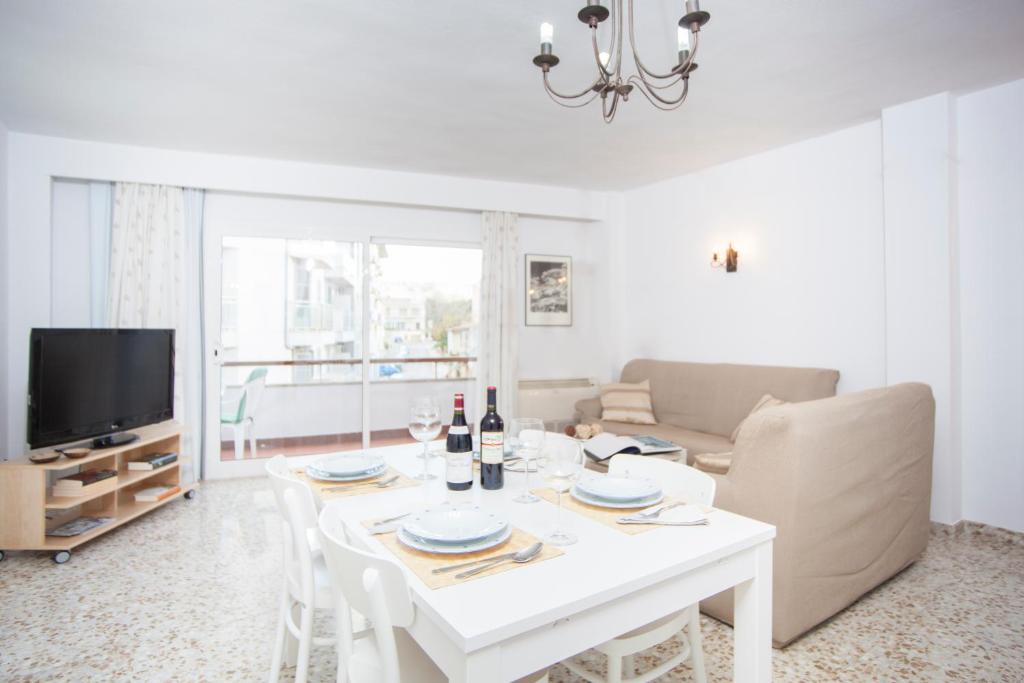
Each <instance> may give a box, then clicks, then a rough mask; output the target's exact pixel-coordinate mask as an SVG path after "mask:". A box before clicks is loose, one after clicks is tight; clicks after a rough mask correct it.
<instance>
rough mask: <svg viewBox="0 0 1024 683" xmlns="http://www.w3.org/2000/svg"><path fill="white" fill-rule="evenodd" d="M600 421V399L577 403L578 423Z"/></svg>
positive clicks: (587, 399)
mask: <svg viewBox="0 0 1024 683" xmlns="http://www.w3.org/2000/svg"><path fill="white" fill-rule="evenodd" d="M600 419H601V399H600V398H597V397H595V398H584V399H581V400H579V401H576V422H597V421H598V420H600Z"/></svg>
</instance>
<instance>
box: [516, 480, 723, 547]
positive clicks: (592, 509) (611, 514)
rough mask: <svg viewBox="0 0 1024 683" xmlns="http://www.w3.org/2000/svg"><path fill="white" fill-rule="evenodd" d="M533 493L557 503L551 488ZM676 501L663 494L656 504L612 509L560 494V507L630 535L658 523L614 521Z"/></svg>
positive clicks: (556, 496) (651, 527)
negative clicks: (622, 522) (620, 522)
mask: <svg viewBox="0 0 1024 683" xmlns="http://www.w3.org/2000/svg"><path fill="white" fill-rule="evenodd" d="M533 494H534V495H535V496H537V497H539V498H543V499H544V500H546V501H548V502H549V503H551V504H553V505H557V504H558V494H557V493H555V492H554V491H553V490H552V489H548V488H543V489H533ZM678 501H679V498H673V497H672V496H665V498H664V499H663V500H662V501H661V502H660V503H658V504H657V505H644V506H641V507H638V508H614V509H613V508H602V507H597V506H596V505H587V504H586V503H581V502H580V501H578V500H576V499H575V498H573V497H572V494H570V493H563V494H562V507H563V508H565V509H566V510H571V511H572V512H575V513H578V514H581V515H583V516H584V517H588V518H590V519H592V520H594V521H597V522H600V523H601V524H604V525H605V526H610V527H612V528H613V529H616V530H618V531H621V532H622V533H624V534H629V535H630V536H634V535H636V534H642V533H644V532H645V531H650V530H651V529H658V528H660V525H658V524H619V523H618V522H617V521H616V520H617V519H618V518H619V517H625V516H627V515H632V514H634V513H636V512H639V511H640V510H644V509H647V508H653V507H657V506H658V505H669V504H671V503H675V502H678ZM702 511H703V512H704V514H708V513H710V512H711V511H712V508H710V507H706V506H702Z"/></svg>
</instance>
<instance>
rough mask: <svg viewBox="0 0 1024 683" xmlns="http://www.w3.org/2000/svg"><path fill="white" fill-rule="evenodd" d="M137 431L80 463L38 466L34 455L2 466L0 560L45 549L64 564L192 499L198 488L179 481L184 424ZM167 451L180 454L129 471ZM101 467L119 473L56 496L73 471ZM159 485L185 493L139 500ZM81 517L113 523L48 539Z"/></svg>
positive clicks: (78, 460) (182, 457) (0, 470)
mask: <svg viewBox="0 0 1024 683" xmlns="http://www.w3.org/2000/svg"><path fill="white" fill-rule="evenodd" d="M133 431H135V433H136V434H138V436H139V438H138V440H135V441H132V442H130V443H126V444H123V445H120V446H115V447H113V448H105V449H102V450H97V451H95V452H93V453H91V454H90V455H88V456H86V457H84V458H80V459H77V460H71V459H68V458H67V457H62V458H61V459H60V460H57V461H56V462H52V463H45V464H36V463H33V462H32V461H31V460H29V459H28V456H29V455H31V453H30V454H27V455H24V456H20V457H18V458H13V459H11V460H8V461H5V462H0V559H2V558H3V554H2V553H3V552H4V551H7V550H43V551H49V552H52V553H53V554H54V555H53V557H54V561H56V562H58V563H63V562H66V561H67V560H68V559H69V558H70V551H71V549H72V548H75V547H77V546H79V545H81V544H83V543H86V542H88V541H91V540H92V539H94V538H96V537H97V536H101V535H103V534H105V533H106V532H108V531H111V530H113V529H116V528H117V527H119V526H121V525H122V524H125V523H126V522H129V521H131V520H133V519H135V518H136V517H139V516H140V515H144V514H146V513H147V512H150V511H151V510H155V509H156V508H158V507H162V506H163V505H166V504H167V503H169V502H171V501H172V500H176V499H178V498H181V497H183V496H184V497H186V498H191V497H192V495H194V494H193V491H194V489H195V485H194V484H185V483H182V481H181V463H182V462H183V461H185V456H184V455H183V454H182V452H181V425H179V424H178V423H176V422H173V421H169V422H161V423H160V424H156V425H151V426H149V427H143V428H141V429H136V430H133ZM41 450H42V451H46V450H49V449H41ZM165 451H174V452H176V453H177V454H178V460H177V461H176V462H173V463H171V464H169V465H164V466H163V467H160V468H158V469H155V470H129V469H128V463H129V462H131V461H133V460H138V459H139V458H141V457H143V456H145V455H150V454H153V453H160V452H165ZM35 452H40V451H33V453H35ZM97 469H113V470H117V476H116V477H111V478H110V479H107V480H104V481H101V482H98V483H96V484H93V485H92V486H90V487H88V488H87V490H86V491H85V492H83V494H82V495H81V496H54V495H53V491H52V486H53V482H54V481H55V480H56V479H58V478H60V477H62V476H67V475H68V474H73V473H74V472H75V471H87V470H97ZM160 484H163V485H172V486H173V485H176V486H180V487H181V491H179V492H178V493H176V494H174V495H173V496H170V497H168V498H165V499H163V500H160V501H157V502H155V503H138V502H136V501H135V492H136V491H137V490H139V489H143V488H146V487H148V486H155V485H160ZM82 516H90V517H112V518H113V520H112V521H110V522H107V523H106V524H104V525H102V526H99V527H96V528H94V529H90V530H89V531H86V532H84V533H81V534H79V535H77V536H67V537H58V536H47V535H46V532H47V531H48V530H49V529H53V528H56V527H58V526H60V525H61V524H64V523H66V522H69V521H71V520H73V519H75V518H77V517H82Z"/></svg>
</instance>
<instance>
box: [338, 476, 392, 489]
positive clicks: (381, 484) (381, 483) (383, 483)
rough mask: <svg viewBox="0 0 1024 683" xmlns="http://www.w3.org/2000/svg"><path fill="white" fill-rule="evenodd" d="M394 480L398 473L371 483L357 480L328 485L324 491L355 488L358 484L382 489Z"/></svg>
mask: <svg viewBox="0 0 1024 683" xmlns="http://www.w3.org/2000/svg"><path fill="white" fill-rule="evenodd" d="M396 481H398V475H397V474H393V475H391V476H390V477H388V478H387V479H381V480H380V481H375V482H372V483H366V482H361V481H359V482H352V483H351V484H347V485H345V486H329V487H327V488H325V489H324V491H345V490H348V489H354V488H356V487H358V486H376V487H377V488H379V489H384V488H387V487H389V486H391V485H392V484H394V483H395V482H396Z"/></svg>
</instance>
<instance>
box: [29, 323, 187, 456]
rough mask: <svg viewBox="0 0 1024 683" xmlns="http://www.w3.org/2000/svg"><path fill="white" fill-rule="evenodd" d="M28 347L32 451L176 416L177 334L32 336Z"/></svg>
mask: <svg viewBox="0 0 1024 683" xmlns="http://www.w3.org/2000/svg"><path fill="white" fill-rule="evenodd" d="M30 344H31V345H30V349H31V350H30V360H29V411H28V434H29V445H30V446H31V447H32V448H39V447H41V446H51V445H54V444H58V443H66V442H69V441H73V440H75V439H83V438H87V437H92V436H99V435H101V434H109V433H111V432H118V431H121V430H124V429H132V428H134V427H141V426H143V425H148V424H154V423H156V422H162V421H164V420H169V419H171V418H172V417H173V416H174V330H129V329H116V330H104V329H89V330H73V329H34V330H32V336H31V342H30Z"/></svg>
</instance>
